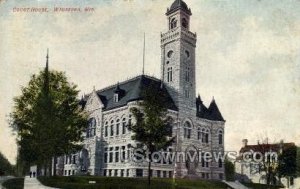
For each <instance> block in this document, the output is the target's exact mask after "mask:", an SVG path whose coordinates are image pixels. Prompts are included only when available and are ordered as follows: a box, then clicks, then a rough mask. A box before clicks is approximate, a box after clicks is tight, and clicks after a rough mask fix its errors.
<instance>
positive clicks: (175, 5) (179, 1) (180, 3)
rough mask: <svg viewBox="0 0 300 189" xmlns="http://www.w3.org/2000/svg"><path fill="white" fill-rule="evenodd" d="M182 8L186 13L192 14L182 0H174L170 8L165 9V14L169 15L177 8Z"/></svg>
mask: <svg viewBox="0 0 300 189" xmlns="http://www.w3.org/2000/svg"><path fill="white" fill-rule="evenodd" d="M179 9H181V10H184V11H185V12H186V13H188V14H189V15H191V14H192V12H191V9H189V8H188V6H187V4H186V3H185V2H184V1H183V0H175V1H174V2H173V3H172V5H171V7H170V9H168V10H167V13H166V15H169V14H171V13H173V12H175V11H177V10H179Z"/></svg>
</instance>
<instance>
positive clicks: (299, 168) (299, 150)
mask: <svg viewBox="0 0 300 189" xmlns="http://www.w3.org/2000/svg"><path fill="white" fill-rule="evenodd" d="M296 161H297V176H298V177H300V147H297V160H296Z"/></svg>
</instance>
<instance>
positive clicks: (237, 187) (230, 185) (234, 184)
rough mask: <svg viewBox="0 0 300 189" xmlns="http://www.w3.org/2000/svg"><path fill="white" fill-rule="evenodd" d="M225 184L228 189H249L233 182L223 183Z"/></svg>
mask: <svg viewBox="0 0 300 189" xmlns="http://www.w3.org/2000/svg"><path fill="white" fill-rule="evenodd" d="M223 182H224V183H225V184H227V186H229V187H230V188H233V189H249V188H248V187H246V186H244V185H242V184H241V183H240V182H238V181H235V182H231V181H223Z"/></svg>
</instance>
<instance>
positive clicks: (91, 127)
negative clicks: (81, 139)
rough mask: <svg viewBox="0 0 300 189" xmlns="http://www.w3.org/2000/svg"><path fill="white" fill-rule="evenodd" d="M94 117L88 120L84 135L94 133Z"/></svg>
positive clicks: (92, 134)
mask: <svg viewBox="0 0 300 189" xmlns="http://www.w3.org/2000/svg"><path fill="white" fill-rule="evenodd" d="M96 124H97V122H96V119H95V118H90V119H89V122H88V128H87V129H86V137H87V138H89V137H93V136H95V135H96Z"/></svg>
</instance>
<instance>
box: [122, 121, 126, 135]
mask: <svg viewBox="0 0 300 189" xmlns="http://www.w3.org/2000/svg"><path fill="white" fill-rule="evenodd" d="M125 133H126V119H125V118H123V120H122V134H125Z"/></svg>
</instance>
